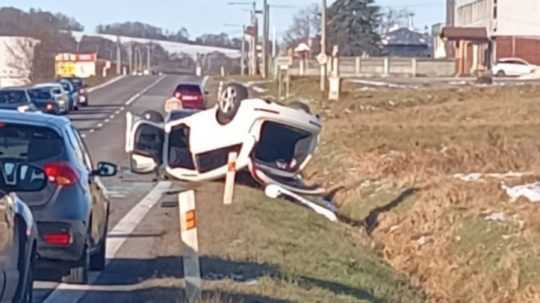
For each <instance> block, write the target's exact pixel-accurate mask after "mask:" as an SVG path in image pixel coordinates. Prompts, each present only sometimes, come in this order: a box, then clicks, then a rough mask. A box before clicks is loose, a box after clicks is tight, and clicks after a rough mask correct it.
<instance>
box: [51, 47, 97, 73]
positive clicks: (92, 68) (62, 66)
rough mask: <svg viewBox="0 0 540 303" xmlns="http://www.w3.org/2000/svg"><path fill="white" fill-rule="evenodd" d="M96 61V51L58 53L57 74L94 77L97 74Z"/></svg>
mask: <svg viewBox="0 0 540 303" xmlns="http://www.w3.org/2000/svg"><path fill="white" fill-rule="evenodd" d="M96 61H97V55H96V54H95V53H91V54H69V53H63V54H58V55H56V57H55V74H56V76H57V77H72V76H76V77H80V78H89V77H93V76H96Z"/></svg>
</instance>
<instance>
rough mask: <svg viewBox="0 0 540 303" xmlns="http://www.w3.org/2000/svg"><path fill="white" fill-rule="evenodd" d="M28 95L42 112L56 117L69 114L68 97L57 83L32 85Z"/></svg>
mask: <svg viewBox="0 0 540 303" xmlns="http://www.w3.org/2000/svg"><path fill="white" fill-rule="evenodd" d="M28 93H29V94H30V98H31V99H32V102H33V103H34V104H35V105H36V106H37V107H38V108H39V109H40V110H41V111H42V112H45V113H50V114H56V115H65V114H67V113H69V95H68V93H67V92H66V91H65V90H64V88H63V87H62V85H61V84H59V83H44V84H38V85H34V86H32V87H31V88H30V89H29V91H28Z"/></svg>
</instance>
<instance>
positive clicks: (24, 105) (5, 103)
mask: <svg viewBox="0 0 540 303" xmlns="http://www.w3.org/2000/svg"><path fill="white" fill-rule="evenodd" d="M0 109H3V110H18V111H20V112H27V111H36V110H38V109H37V107H36V106H35V105H34V103H33V102H32V99H30V95H29V94H28V91H27V90H26V89H25V88H19V87H13V88H2V89H0Z"/></svg>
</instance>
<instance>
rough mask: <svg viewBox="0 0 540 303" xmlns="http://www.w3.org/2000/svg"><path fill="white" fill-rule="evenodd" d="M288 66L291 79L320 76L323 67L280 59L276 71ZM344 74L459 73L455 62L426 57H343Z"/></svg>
mask: <svg viewBox="0 0 540 303" xmlns="http://www.w3.org/2000/svg"><path fill="white" fill-rule="evenodd" d="M280 66H282V67H287V69H288V71H289V74H290V75H291V76H318V75H319V74H320V66H319V64H318V63H317V62H316V61H315V60H306V61H305V63H304V64H302V63H301V62H300V60H299V59H295V60H293V64H292V65H290V66H289V59H288V58H287V57H280V58H278V59H277V62H276V68H278V67H280ZM339 71H340V75H341V76H342V77H344V78H352V77H376V76H390V75H396V76H411V77H418V76H428V77H450V76H454V75H455V74H456V65H455V62H454V61H453V60H444V59H443V60H440V59H426V58H390V57H374V58H360V57H341V58H340V59H339Z"/></svg>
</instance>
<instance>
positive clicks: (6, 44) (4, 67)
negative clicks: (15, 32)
mask: <svg viewBox="0 0 540 303" xmlns="http://www.w3.org/2000/svg"><path fill="white" fill-rule="evenodd" d="M38 43H39V41H38V40H35V39H32V38H27V37H11V36H9V37H8V36H0V87H4V86H18V85H26V84H28V83H30V80H31V76H32V71H33V70H32V69H33V64H34V49H35V47H36V46H37V44H38Z"/></svg>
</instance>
